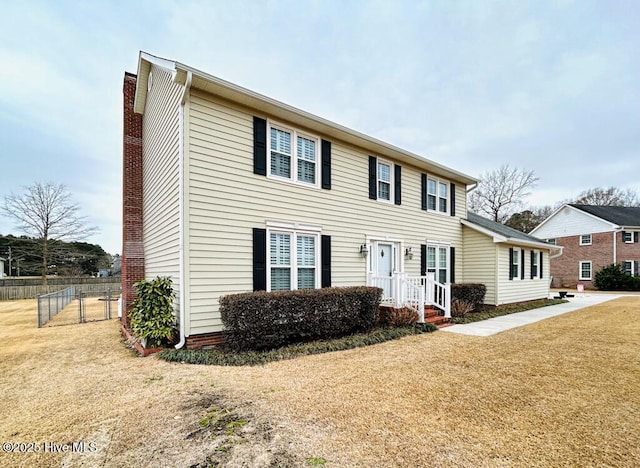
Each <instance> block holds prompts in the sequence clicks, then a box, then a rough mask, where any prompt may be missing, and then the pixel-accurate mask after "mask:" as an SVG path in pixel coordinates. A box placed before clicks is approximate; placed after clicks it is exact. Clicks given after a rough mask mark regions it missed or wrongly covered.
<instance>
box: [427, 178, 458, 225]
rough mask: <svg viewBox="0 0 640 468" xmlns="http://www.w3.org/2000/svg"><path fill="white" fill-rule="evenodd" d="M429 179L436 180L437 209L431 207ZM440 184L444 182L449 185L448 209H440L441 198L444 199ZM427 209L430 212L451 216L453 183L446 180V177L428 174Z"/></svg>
mask: <svg viewBox="0 0 640 468" xmlns="http://www.w3.org/2000/svg"><path fill="white" fill-rule="evenodd" d="M429 180H435V182H436V209H435V210H432V209H431V208H429ZM440 184H444V185H446V187H447V198H446V200H447V210H446V211H440V200H441V199H442V197H441V196H440V190H439V189H440ZM426 189H427V211H428V212H429V213H436V214H439V215H442V216H449V213H451V195H452V194H451V184H450V183H449V181H448V180H444V179H439V178H438V177H435V176H430V175H428V174H427V187H426Z"/></svg>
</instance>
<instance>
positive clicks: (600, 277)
mask: <svg viewBox="0 0 640 468" xmlns="http://www.w3.org/2000/svg"><path fill="white" fill-rule="evenodd" d="M593 285H594V286H595V287H596V288H597V289H600V290H603V291H639V290H640V278H639V277H637V276H631V275H629V274H627V273H625V271H624V269H623V268H622V265H621V264H619V263H612V264H611V265H609V266H606V267H604V268H602V269H601V270H600V271H598V272H596V274H595V276H594V277H593Z"/></svg>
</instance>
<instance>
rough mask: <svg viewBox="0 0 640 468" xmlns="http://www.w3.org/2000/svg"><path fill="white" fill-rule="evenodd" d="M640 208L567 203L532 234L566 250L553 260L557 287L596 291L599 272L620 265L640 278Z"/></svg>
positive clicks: (554, 282)
mask: <svg viewBox="0 0 640 468" xmlns="http://www.w3.org/2000/svg"><path fill="white" fill-rule="evenodd" d="M639 232H640V207H622V206H594V205H575V204H566V205H563V206H561V207H560V208H558V209H557V210H556V211H555V212H554V213H552V214H551V216H549V217H548V218H547V219H546V220H544V221H543V222H542V223H541V224H540V225H539V226H538V227H536V228H535V229H534V230H533V231H531V234H532V235H535V236H536V237H539V238H543V239H547V240H549V241H550V242H553V243H555V244H556V245H558V246H562V247H563V248H564V250H563V254H562V256H561V257H558V258H555V259H553V260H552V261H551V274H552V275H553V286H555V287H563V288H564V287H575V286H576V285H577V284H582V285H584V287H585V288H593V278H594V275H595V273H596V272H597V271H598V270H600V269H601V268H603V267H605V266H607V265H610V264H612V263H620V264H621V265H622V266H623V268H624V269H625V270H626V271H627V272H628V273H629V274H630V275H639V274H640V271H639V267H638V265H639V261H640V243H638V233H639Z"/></svg>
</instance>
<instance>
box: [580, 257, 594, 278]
mask: <svg viewBox="0 0 640 468" xmlns="http://www.w3.org/2000/svg"><path fill="white" fill-rule="evenodd" d="M584 263H588V264H589V277H588V278H586V277H584V276H582V265H583V264H584ZM578 278H580V280H583V281H591V279H592V278H593V264H592V263H591V260H581V261H580V262H578Z"/></svg>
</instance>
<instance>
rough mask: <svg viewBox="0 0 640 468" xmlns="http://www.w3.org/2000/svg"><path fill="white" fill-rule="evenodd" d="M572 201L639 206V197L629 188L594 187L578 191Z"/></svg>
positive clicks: (581, 203)
mask: <svg viewBox="0 0 640 468" xmlns="http://www.w3.org/2000/svg"><path fill="white" fill-rule="evenodd" d="M572 203H575V204H577V205H599V206H640V197H638V194H637V193H636V192H634V191H633V190H631V189H626V190H623V189H619V188H617V187H607V188H603V187H596V188H592V189H589V190H585V191H584V192H582V193H580V195H578V198H576V199H575V201H573V202H572Z"/></svg>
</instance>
